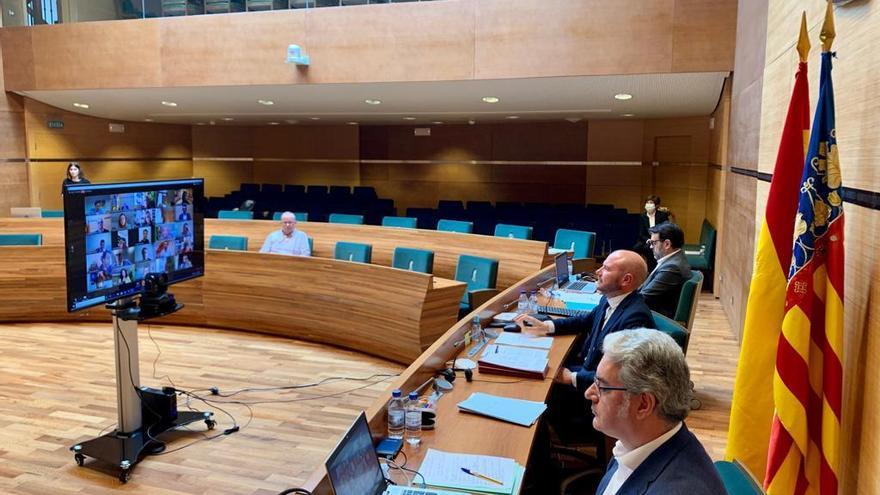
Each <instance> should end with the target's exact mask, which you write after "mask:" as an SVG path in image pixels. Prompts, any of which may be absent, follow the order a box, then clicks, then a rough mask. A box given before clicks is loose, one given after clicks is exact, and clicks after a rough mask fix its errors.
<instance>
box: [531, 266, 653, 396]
mask: <svg viewBox="0 0 880 495" xmlns="http://www.w3.org/2000/svg"><path fill="white" fill-rule="evenodd" d="M647 274H648V267H647V266H646V265H645V261H644V260H643V259H642V257H641V256H639V255H638V253H635V252H633V251H627V250H623V249H621V250H618V251H614V252H613V253H611V254H609V255H608V258H606V259H605V262H604V263H602V266H601V267H599V269H598V270H597V271H596V276H597V281H596V290H598V291H599V292H601V293H602V298H601V299H600V300H599V305H598V306H596V307H595V308H594V309H593V311H591V312H590V313H589V314H587V315H585V316H584V315H582V316H572V317H570V318H561V319H558V320H549V321H544V322H542V321H540V320H537V319H536V318H534V317H532V316H529V315H521V316H519V317H517V319H516V322H517V324H519V325H520V327H521V328H522V329H523V331H525V332H528V333H532V334H538V335H566V334H573V333H577V334H584V335H586V336H587V337H586V339H585V340H584V343H583V346H582V347H581V349H580V352H578V354H577V357H578V358H580V359H579V360H578V362H582V364H579V365H574V366H568V367H566V368H563V369H562V373H561V374H560V376H558V377H557V381H558V382H561V383H566V384H570V385H572V386H573V387H575V388H576V389H577V390H578V395H583V393H584V392H585V391H586V390H587V387H589V386H590V384H591V383H593V376H594V374H595V372H596V366H598V365H599V360H600V359H601V358H602V349H601V347H602V340H603V339H604V338H605V336H606V335H608V334H609V333H612V332H617V331H620V330H626V329H628V328H639V327H648V328H651V327H654V318H653V317H652V316H651V310H650V309H649V308H648V306H647V305H646V304H645V300H644V297H642V295H641V294H640V293H639V291H638V288H639V287H640V286H641V285H642V283H643V282H644V281H645V277H646V276H647ZM526 322H528V323H529V324H530V325H531V326H530V327H528V326H525V323H526ZM581 360H582V361H581Z"/></svg>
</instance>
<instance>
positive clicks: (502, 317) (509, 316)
mask: <svg viewBox="0 0 880 495" xmlns="http://www.w3.org/2000/svg"><path fill="white" fill-rule="evenodd" d="M514 318H516V313H512V312H507V313H498V314H497V315H495V316H494V317H492V319H493V320H495V321H503V322H506V323H510V322H512V321H513V319H514Z"/></svg>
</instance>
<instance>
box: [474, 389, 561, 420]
mask: <svg viewBox="0 0 880 495" xmlns="http://www.w3.org/2000/svg"><path fill="white" fill-rule="evenodd" d="M458 408H459V410H461V411H464V412H469V413H473V414H480V415H482V416H487V417H490V418H495V419H500V420H502V421H507V422H508V423H513V424H517V425H520V426H526V427H528V426H532V425H533V424H535V421H537V420H538V418H539V417H541V414H543V413H544V411H545V410H546V409H547V405H546V404H544V403H543V402H535V401H532V400H523V399H513V398H510V397H500V396H497V395H490V394H484V393H482V392H474V393H472V394H471V396H470V397H468V398H467V399H465V400H463V401H461V402H459V403H458Z"/></svg>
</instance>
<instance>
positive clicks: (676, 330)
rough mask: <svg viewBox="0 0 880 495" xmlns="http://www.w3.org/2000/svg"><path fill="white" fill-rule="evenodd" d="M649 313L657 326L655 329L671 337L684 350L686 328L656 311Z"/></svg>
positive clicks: (685, 346) (686, 339)
mask: <svg viewBox="0 0 880 495" xmlns="http://www.w3.org/2000/svg"><path fill="white" fill-rule="evenodd" d="M651 315H652V316H653V317H654V326H655V327H657V330H660V331H661V332H663V333H665V334H667V335H669V336H670V337H672V339H673V340H675V343H676V344H678V346H679V347H681V350H682V352H684V350H685V349H686V348H687V341H688V331H687V329H686V328H685V327H683V326H681V324H680V323H678V322H677V321H675V320H673V319H672V318H667V317H665V316H663V315H661V314H660V313H658V312H656V311H651Z"/></svg>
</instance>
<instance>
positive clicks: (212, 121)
mask: <svg viewBox="0 0 880 495" xmlns="http://www.w3.org/2000/svg"><path fill="white" fill-rule="evenodd" d="M208 124H211V125H215V124H217V122H216V121H214V120H209V121H208Z"/></svg>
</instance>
